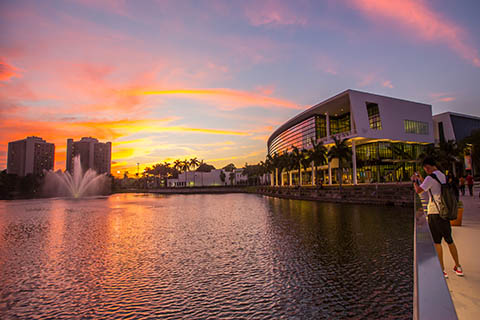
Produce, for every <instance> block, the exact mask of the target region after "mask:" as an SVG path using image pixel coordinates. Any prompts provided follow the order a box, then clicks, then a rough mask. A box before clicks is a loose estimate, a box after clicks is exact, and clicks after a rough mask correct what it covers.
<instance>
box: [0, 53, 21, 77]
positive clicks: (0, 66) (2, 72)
mask: <svg viewBox="0 0 480 320" xmlns="http://www.w3.org/2000/svg"><path fill="white" fill-rule="evenodd" d="M17 71H18V69H17V68H15V67H14V66H12V65H9V64H8V63H6V62H5V61H4V60H3V59H2V58H0V81H8V80H10V79H11V78H13V77H20V75H19V74H18V72H17Z"/></svg>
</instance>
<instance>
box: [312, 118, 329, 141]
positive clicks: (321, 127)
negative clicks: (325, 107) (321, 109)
mask: <svg viewBox="0 0 480 320" xmlns="http://www.w3.org/2000/svg"><path fill="white" fill-rule="evenodd" d="M315 121H316V126H317V139H320V138H324V137H326V136H327V117H326V116H324V115H318V116H317V117H316V119H315Z"/></svg>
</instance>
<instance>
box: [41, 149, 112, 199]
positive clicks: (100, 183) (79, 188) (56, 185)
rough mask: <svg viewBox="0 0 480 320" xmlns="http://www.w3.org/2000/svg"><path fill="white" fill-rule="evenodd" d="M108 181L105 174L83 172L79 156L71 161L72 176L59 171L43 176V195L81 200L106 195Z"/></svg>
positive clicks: (93, 171) (90, 171)
mask: <svg viewBox="0 0 480 320" xmlns="http://www.w3.org/2000/svg"><path fill="white" fill-rule="evenodd" d="M109 186H110V184H109V179H108V177H107V175H106V174H98V173H97V172H96V171H95V170H93V169H88V170H87V171H86V172H85V173H84V172H83V168H82V163H81V161H80V156H76V157H75V158H74V159H73V174H71V173H70V172H68V171H65V172H62V171H60V170H58V171H56V172H53V171H48V172H47V173H46V174H45V184H44V188H43V192H44V194H46V195H48V196H66V197H72V198H82V197H86V196H94V195H100V194H107V193H108V192H109V190H108V189H109Z"/></svg>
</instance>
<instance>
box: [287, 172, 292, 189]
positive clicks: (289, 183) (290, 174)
mask: <svg viewBox="0 0 480 320" xmlns="http://www.w3.org/2000/svg"><path fill="white" fill-rule="evenodd" d="M288 185H289V186H291V185H292V171H288Z"/></svg>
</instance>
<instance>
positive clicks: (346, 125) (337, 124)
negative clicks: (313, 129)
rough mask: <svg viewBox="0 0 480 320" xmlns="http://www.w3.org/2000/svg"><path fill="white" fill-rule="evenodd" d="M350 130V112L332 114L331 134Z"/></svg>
mask: <svg viewBox="0 0 480 320" xmlns="http://www.w3.org/2000/svg"><path fill="white" fill-rule="evenodd" d="M348 131H350V113H345V114H342V115H340V116H330V134H337V133H343V132H348Z"/></svg>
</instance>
